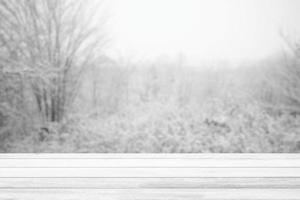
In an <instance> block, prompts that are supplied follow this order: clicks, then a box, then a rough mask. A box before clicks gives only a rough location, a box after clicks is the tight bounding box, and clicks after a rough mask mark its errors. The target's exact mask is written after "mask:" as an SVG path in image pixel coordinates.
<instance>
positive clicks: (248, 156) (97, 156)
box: [0, 153, 300, 160]
mask: <svg viewBox="0 0 300 200" xmlns="http://www.w3.org/2000/svg"><path fill="white" fill-rule="evenodd" d="M51 158H55V159H91V158H92V159H164V160H165V159H171V158H172V159H221V160H222V159H238V160H241V159H254V160H259V159H262V160H266V159H267V160H272V159H300V154H284V153H283V154H251V153H250V154H93V153H89V154H55V153H53V154H0V159H51Z"/></svg>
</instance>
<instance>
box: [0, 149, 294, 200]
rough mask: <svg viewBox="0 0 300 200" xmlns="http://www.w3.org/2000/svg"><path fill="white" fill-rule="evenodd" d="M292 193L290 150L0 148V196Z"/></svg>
mask: <svg viewBox="0 0 300 200" xmlns="http://www.w3.org/2000/svg"><path fill="white" fill-rule="evenodd" d="M2 199H3V200H8V199H9V200H27V199H28V200H29V199H30V200H35V199H39V200H40V199H43V200H47V199H49V200H50V199H51V200H66V199H67V200H71V199H72V200H77V199H78V200H79V199H80V200H94V199H95V200H96V199H97V200H98V199H105V200H117V199H120V200H123V199H124V200H125V199H126V200H127V199H128V200H129V199H130V200H132V199H141V200H144V199H145V200H146V199H147V200H148V199H149V200H150V199H151V200H155V199H162V200H163V199H164V200H166V199H170V200H171V199H172V200H176V199H193V200H198V199H209V200H238V199H239V200H279V199H281V200H300V155H298V154H0V200H2Z"/></svg>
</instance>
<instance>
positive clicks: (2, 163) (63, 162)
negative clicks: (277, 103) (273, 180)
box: [0, 158, 300, 168]
mask: <svg viewBox="0 0 300 200" xmlns="http://www.w3.org/2000/svg"><path fill="white" fill-rule="evenodd" d="M299 166H300V159H284V158H280V159H279V158H278V159H249V158H245V159H230V158H228V159H180V158H177V159H174V158H169V159H157V158H154V159H137V158H135V159H133V158H131V159H117V158H113V159H103V158H98V159H96V158H94V159H92V158H89V159H74V158H72V159H57V158H56V159H55V158H49V159H34V158H27V159H24V158H20V159H3V158H2V159H0V168H16V167H20V168H21V167H24V168H28V167H35V168H43V167H47V168H50V167H52V168H63V167H72V168H75V167H79V168H83V167H87V168H88V167H169V168H174V167H186V168H190V167H207V168H210V167H246V168H251V167H256V168H259V167H269V168H280V167H299Z"/></svg>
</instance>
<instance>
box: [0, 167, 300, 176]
mask: <svg viewBox="0 0 300 200" xmlns="http://www.w3.org/2000/svg"><path fill="white" fill-rule="evenodd" d="M0 177H137V178H138V177H291V178H295V177H300V168H134V167H132V168H124V167H121V168H0Z"/></svg>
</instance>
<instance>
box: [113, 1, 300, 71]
mask: <svg viewBox="0 0 300 200" xmlns="http://www.w3.org/2000/svg"><path fill="white" fill-rule="evenodd" d="M109 5H110V9H111V11H110V12H111V16H112V17H111V19H110V22H111V29H112V33H111V34H112V38H113V40H114V41H113V43H112V46H113V48H112V49H113V53H115V54H117V55H118V54H120V55H122V56H125V57H127V56H129V57H133V58H136V59H153V58H157V57H160V56H169V57H176V56H178V54H183V55H185V57H186V59H187V60H188V62H189V63H190V64H192V65H195V66H196V65H197V64H200V63H201V62H202V61H205V62H207V61H211V62H215V61H216V60H222V61H228V62H232V63H234V64H236V63H240V62H244V61H247V60H252V61H253V60H258V59H262V58H265V57H267V56H271V55H273V54H275V53H278V52H281V51H283V49H285V46H286V44H285V42H284V41H283V40H282V37H281V36H280V34H279V31H282V32H284V33H285V34H289V35H292V37H295V36H297V34H298V35H299V30H300V24H299V18H300V13H299V10H300V2H299V1H297V0H287V1H286V0H250V1H246V0H242V1H241V0H226V1H222V0H212V1H208V0H186V1H182V0H164V1H160V0H153V1H148V0H125V1H124V0H112V1H109ZM298 37H299V36H298Z"/></svg>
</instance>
